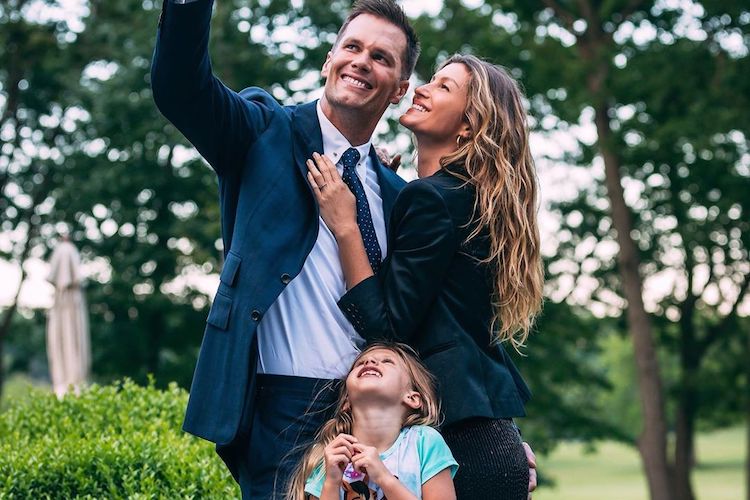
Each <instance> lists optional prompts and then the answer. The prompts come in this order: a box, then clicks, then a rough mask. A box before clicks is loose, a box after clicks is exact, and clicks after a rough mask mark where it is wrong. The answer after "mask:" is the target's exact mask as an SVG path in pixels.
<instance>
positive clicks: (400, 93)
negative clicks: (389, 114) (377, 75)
mask: <svg viewBox="0 0 750 500" xmlns="http://www.w3.org/2000/svg"><path fill="white" fill-rule="evenodd" d="M407 90H409V80H401V81H400V82H398V88H397V89H396V91H395V92H394V93H393V95H392V96H391V100H390V103H391V104H398V103H399V101H401V98H403V97H404V96H405V95H406V91H407Z"/></svg>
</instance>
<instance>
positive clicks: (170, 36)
mask: <svg viewBox="0 0 750 500" xmlns="http://www.w3.org/2000/svg"><path fill="white" fill-rule="evenodd" d="M212 6H213V0H164V5H163V6H162V13H161V17H160V19H159V30H158V32H157V39H156V49H155V50H154V58H153V62H152V65H151V86H152V91H153V95H154V101H155V102H156V105H157V107H158V108H159V110H160V111H161V112H162V114H164V116H165V117H166V118H167V119H168V120H169V121H170V122H172V123H173V124H174V125H175V126H176V127H177V128H178V129H179V130H180V132H182V133H183V134H184V135H185V137H186V138H187V139H188V140H189V141H190V142H191V143H192V144H193V145H194V146H195V147H196V149H197V150H198V151H199V152H200V153H201V155H202V156H203V157H204V158H205V159H206V161H208V163H209V164H211V166H212V167H213V168H214V170H216V172H217V173H218V174H219V175H222V174H225V173H227V171H228V170H229V169H231V168H234V167H236V166H237V165H239V164H240V162H237V161H233V159H236V158H242V157H243V156H244V154H245V152H246V151H247V148H248V147H249V146H250V144H252V142H253V141H254V140H255V139H256V138H257V137H258V135H260V134H261V133H262V132H263V130H265V128H266V126H267V125H268V122H269V121H270V117H271V109H272V107H273V106H274V105H275V102H274V101H273V98H272V97H271V96H270V95H268V94H267V93H265V92H263V91H261V90H258V91H257V92H252V91H250V92H248V93H247V95H246V96H244V97H243V96H240V95H239V94H237V93H236V92H234V91H232V90H230V89H229V88H227V87H226V86H225V85H224V84H223V83H222V82H221V81H220V80H219V79H218V78H216V77H215V76H214V75H213V73H212V69H211V60H210V58H209V55H208V39H209V29H210V22H211V8H212Z"/></svg>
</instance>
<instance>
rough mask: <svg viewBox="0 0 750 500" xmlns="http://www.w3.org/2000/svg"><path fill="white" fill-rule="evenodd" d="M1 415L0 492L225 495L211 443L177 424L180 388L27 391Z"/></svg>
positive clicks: (224, 474)
mask: <svg viewBox="0 0 750 500" xmlns="http://www.w3.org/2000/svg"><path fill="white" fill-rule="evenodd" d="M31 391H32V392H31V394H30V395H28V396H26V397H24V398H23V399H22V400H18V401H16V400H11V401H10V404H9V406H8V407H7V409H6V410H5V411H4V412H3V413H0V498H71V499H72V498H232V497H236V496H237V493H238V491H237V486H236V484H235V483H234V482H233V481H232V478H231V476H230V475H229V472H228V471H227V470H226V469H225V467H224V465H223V463H222V462H221V459H220V458H219V457H218V456H217V455H216V454H215V453H214V449H213V445H212V444H211V443H208V442H206V441H202V440H199V439H196V438H194V437H192V436H189V435H187V434H185V433H183V432H182V431H181V430H180V423H181V422H182V416H183V410H184V407H185V404H186V403H187V393H186V392H185V391H184V390H182V389H179V388H178V387H177V386H176V385H175V384H171V385H170V386H169V387H168V388H167V389H166V390H164V391H161V390H158V389H156V388H155V387H154V384H153V381H152V382H151V383H149V385H148V386H147V387H141V386H138V385H136V384H134V383H133V382H132V381H129V380H126V381H124V382H122V383H116V384H114V385H111V386H92V387H90V388H88V389H86V390H85V391H84V392H83V393H82V394H81V395H80V396H78V397H76V396H66V397H65V398H63V399H62V400H61V401H58V400H57V398H56V397H55V396H54V395H52V394H50V393H48V392H46V391H45V392H43V391H40V390H38V389H32V390H31Z"/></svg>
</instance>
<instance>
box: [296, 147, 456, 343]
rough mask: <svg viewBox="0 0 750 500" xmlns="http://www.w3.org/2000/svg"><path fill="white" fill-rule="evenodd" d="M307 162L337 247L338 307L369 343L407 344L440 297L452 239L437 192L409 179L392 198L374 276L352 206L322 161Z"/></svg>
mask: <svg viewBox="0 0 750 500" xmlns="http://www.w3.org/2000/svg"><path fill="white" fill-rule="evenodd" d="M315 160H316V161H315V162H312V161H309V162H308V168H309V170H310V172H309V175H308V178H309V180H310V184H311V186H312V188H313V192H314V193H315V197H316V199H317V200H318V204H319V206H320V213H321V216H322V217H323V220H324V221H325V223H326V225H327V226H328V227H329V229H330V230H331V232H332V233H333V234H334V236H336V239H337V241H339V246H340V250H339V252H340V255H341V259H342V265H343V268H344V275H345V278H346V282H347V285H348V286H349V291H348V292H347V293H346V294H345V295H344V296H343V297H342V298H341V300H340V301H339V307H340V308H341V310H342V311H343V312H344V314H345V315H346V316H347V318H348V319H349V321H351V323H352V324H353V325H354V327H355V328H356V329H357V331H358V332H359V333H360V335H362V336H363V337H365V338H366V339H367V340H368V341H374V340H381V339H389V340H398V341H401V342H406V343H409V341H410V339H411V337H412V336H413V335H414V332H415V330H416V327H417V326H418V325H419V324H420V323H421V322H422V320H423V319H424V317H425V315H426V314H427V312H428V311H429V308H430V306H431V305H432V303H433V301H434V298H435V297H436V296H437V295H438V293H440V290H441V288H442V286H443V279H444V278H445V275H446V273H447V271H448V266H449V264H450V261H451V259H452V258H453V256H454V254H455V252H456V249H457V248H458V243H459V242H458V235H457V234H456V231H455V228H454V225H453V220H452V218H451V216H450V213H449V212H448V207H447V206H446V204H445V201H444V200H443V198H442V196H441V195H440V193H439V192H438V191H437V189H436V188H435V187H434V186H432V185H431V184H430V183H427V182H422V181H415V182H412V183H410V184H408V185H407V186H406V187H405V188H404V189H403V190H402V191H401V193H400V194H399V196H398V199H397V200H396V204H395V206H394V208H393V215H392V217H391V228H390V229H391V231H392V233H393V234H392V235H389V236H390V237H389V241H390V243H391V248H389V257H388V258H387V259H386V261H385V262H384V263H383V268H382V269H381V271H380V273H379V275H378V276H373V273H372V269H371V268H370V264H369V261H368V260H367V255H366V253H365V250H364V244H363V243H362V238H361V235H360V232H359V227H358V226H357V217H356V200H355V198H354V195H353V194H352V193H351V192H350V191H349V188H348V187H347V186H346V185H345V184H344V183H343V181H342V180H341V176H340V175H339V173H338V171H337V170H336V168H335V167H334V166H333V164H332V163H331V162H330V160H327V159H326V158H325V157H322V156H317V157H316V158H315Z"/></svg>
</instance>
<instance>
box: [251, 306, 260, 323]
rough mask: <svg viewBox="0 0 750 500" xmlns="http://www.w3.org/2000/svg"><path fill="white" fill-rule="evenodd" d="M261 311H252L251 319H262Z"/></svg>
mask: <svg viewBox="0 0 750 500" xmlns="http://www.w3.org/2000/svg"><path fill="white" fill-rule="evenodd" d="M260 316H261V314H260V311H259V310H257V309H253V312H251V313H250V319H251V320H253V321H258V320H259V319H260Z"/></svg>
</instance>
